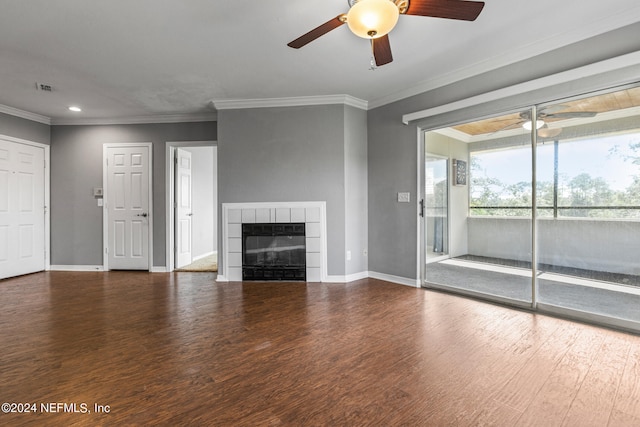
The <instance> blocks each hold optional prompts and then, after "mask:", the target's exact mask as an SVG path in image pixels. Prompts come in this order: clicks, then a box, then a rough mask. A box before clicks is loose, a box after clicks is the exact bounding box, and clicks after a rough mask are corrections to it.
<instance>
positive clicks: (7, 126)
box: [0, 113, 51, 145]
mask: <svg viewBox="0 0 640 427" xmlns="http://www.w3.org/2000/svg"><path fill="white" fill-rule="evenodd" d="M49 128H50V127H49V125H46V124H44V123H38V122H33V121H31V120H27V119H23V118H21V117H15V116H10V115H8V114H4V113H0V135H6V136H12V137H14V138H20V139H26V140H27V141H32V142H39V143H40V144H45V145H50V142H51V133H50V130H49Z"/></svg>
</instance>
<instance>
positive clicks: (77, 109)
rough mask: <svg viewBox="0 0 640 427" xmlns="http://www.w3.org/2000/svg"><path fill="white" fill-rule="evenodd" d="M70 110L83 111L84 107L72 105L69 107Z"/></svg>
mask: <svg viewBox="0 0 640 427" xmlns="http://www.w3.org/2000/svg"><path fill="white" fill-rule="evenodd" d="M69 110H71V111H75V112H76V113H79V112H80V111H82V108H80V107H76V106H75V105H72V106H71V107H69Z"/></svg>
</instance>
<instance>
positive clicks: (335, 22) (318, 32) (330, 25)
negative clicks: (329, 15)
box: [287, 15, 345, 49]
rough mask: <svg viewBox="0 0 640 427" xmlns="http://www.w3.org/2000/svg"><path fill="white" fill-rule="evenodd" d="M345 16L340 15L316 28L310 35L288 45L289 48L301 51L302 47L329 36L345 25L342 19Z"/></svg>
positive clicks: (305, 35)
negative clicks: (330, 32)
mask: <svg viewBox="0 0 640 427" xmlns="http://www.w3.org/2000/svg"><path fill="white" fill-rule="evenodd" d="M343 16H344V15H338V16H336V17H335V18H333V19H331V20H329V21H327V22H325V23H324V24H322V25H320V26H319V27H316V28H314V29H313V30H311V31H309V32H308V33H306V34H304V35H302V36H300V37H298V38H297V39H295V40H294V41H292V42H289V43H287V46H289V47H292V48H294V49H300V48H301V47H302V46H304V45H306V44H308V43H311V42H312V41H314V40H315V39H317V38H318V37H320V36H323V35H325V34H327V33H328V32H329V31H331V30H335V29H336V28H338V27H339V26H340V25H342V24H344V22H345V21H344V20H343V19H342V18H343Z"/></svg>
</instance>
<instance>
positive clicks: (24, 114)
mask: <svg viewBox="0 0 640 427" xmlns="http://www.w3.org/2000/svg"><path fill="white" fill-rule="evenodd" d="M0 113H4V114H8V115H10V116H15V117H20V118H23V119H27V120H31V121H33V122H38V123H43V124H45V125H50V124H51V118H49V117H47V116H42V115H40V114H36V113H31V112H29V111H24V110H20V109H18V108H13V107H9V106H8V105H2V104H0Z"/></svg>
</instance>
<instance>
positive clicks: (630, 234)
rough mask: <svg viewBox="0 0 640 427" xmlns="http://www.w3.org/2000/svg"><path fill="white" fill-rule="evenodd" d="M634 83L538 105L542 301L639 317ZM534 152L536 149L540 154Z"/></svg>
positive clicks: (638, 127) (639, 186) (639, 144)
mask: <svg viewBox="0 0 640 427" xmlns="http://www.w3.org/2000/svg"><path fill="white" fill-rule="evenodd" d="M638 114H640V88H638V87H635V88H633V87H632V88H625V89H623V90H618V91H615V92H611V93H604V94H599V95H596V96H590V97H585V98H581V99H576V100H569V101H563V102H562V103H559V104H551V105H547V106H542V107H541V108H540V116H541V117H542V120H544V122H545V124H544V128H543V129H541V131H539V132H538V138H539V140H540V143H539V145H538V152H541V151H542V150H545V151H546V152H548V153H546V154H545V155H544V156H543V157H544V161H539V162H538V174H537V175H538V176H537V185H538V193H539V194H538V210H537V212H538V215H537V217H538V222H537V229H538V284H539V303H540V305H541V307H542V308H544V309H547V310H551V311H557V312H560V313H566V314H578V315H580V314H583V313H589V316H590V318H591V319H598V318H601V317H606V318H608V320H607V323H612V324H614V325H616V326H620V327H630V328H633V327H634V324H636V325H637V324H640V121H639V120H638ZM539 157H540V156H539Z"/></svg>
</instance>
